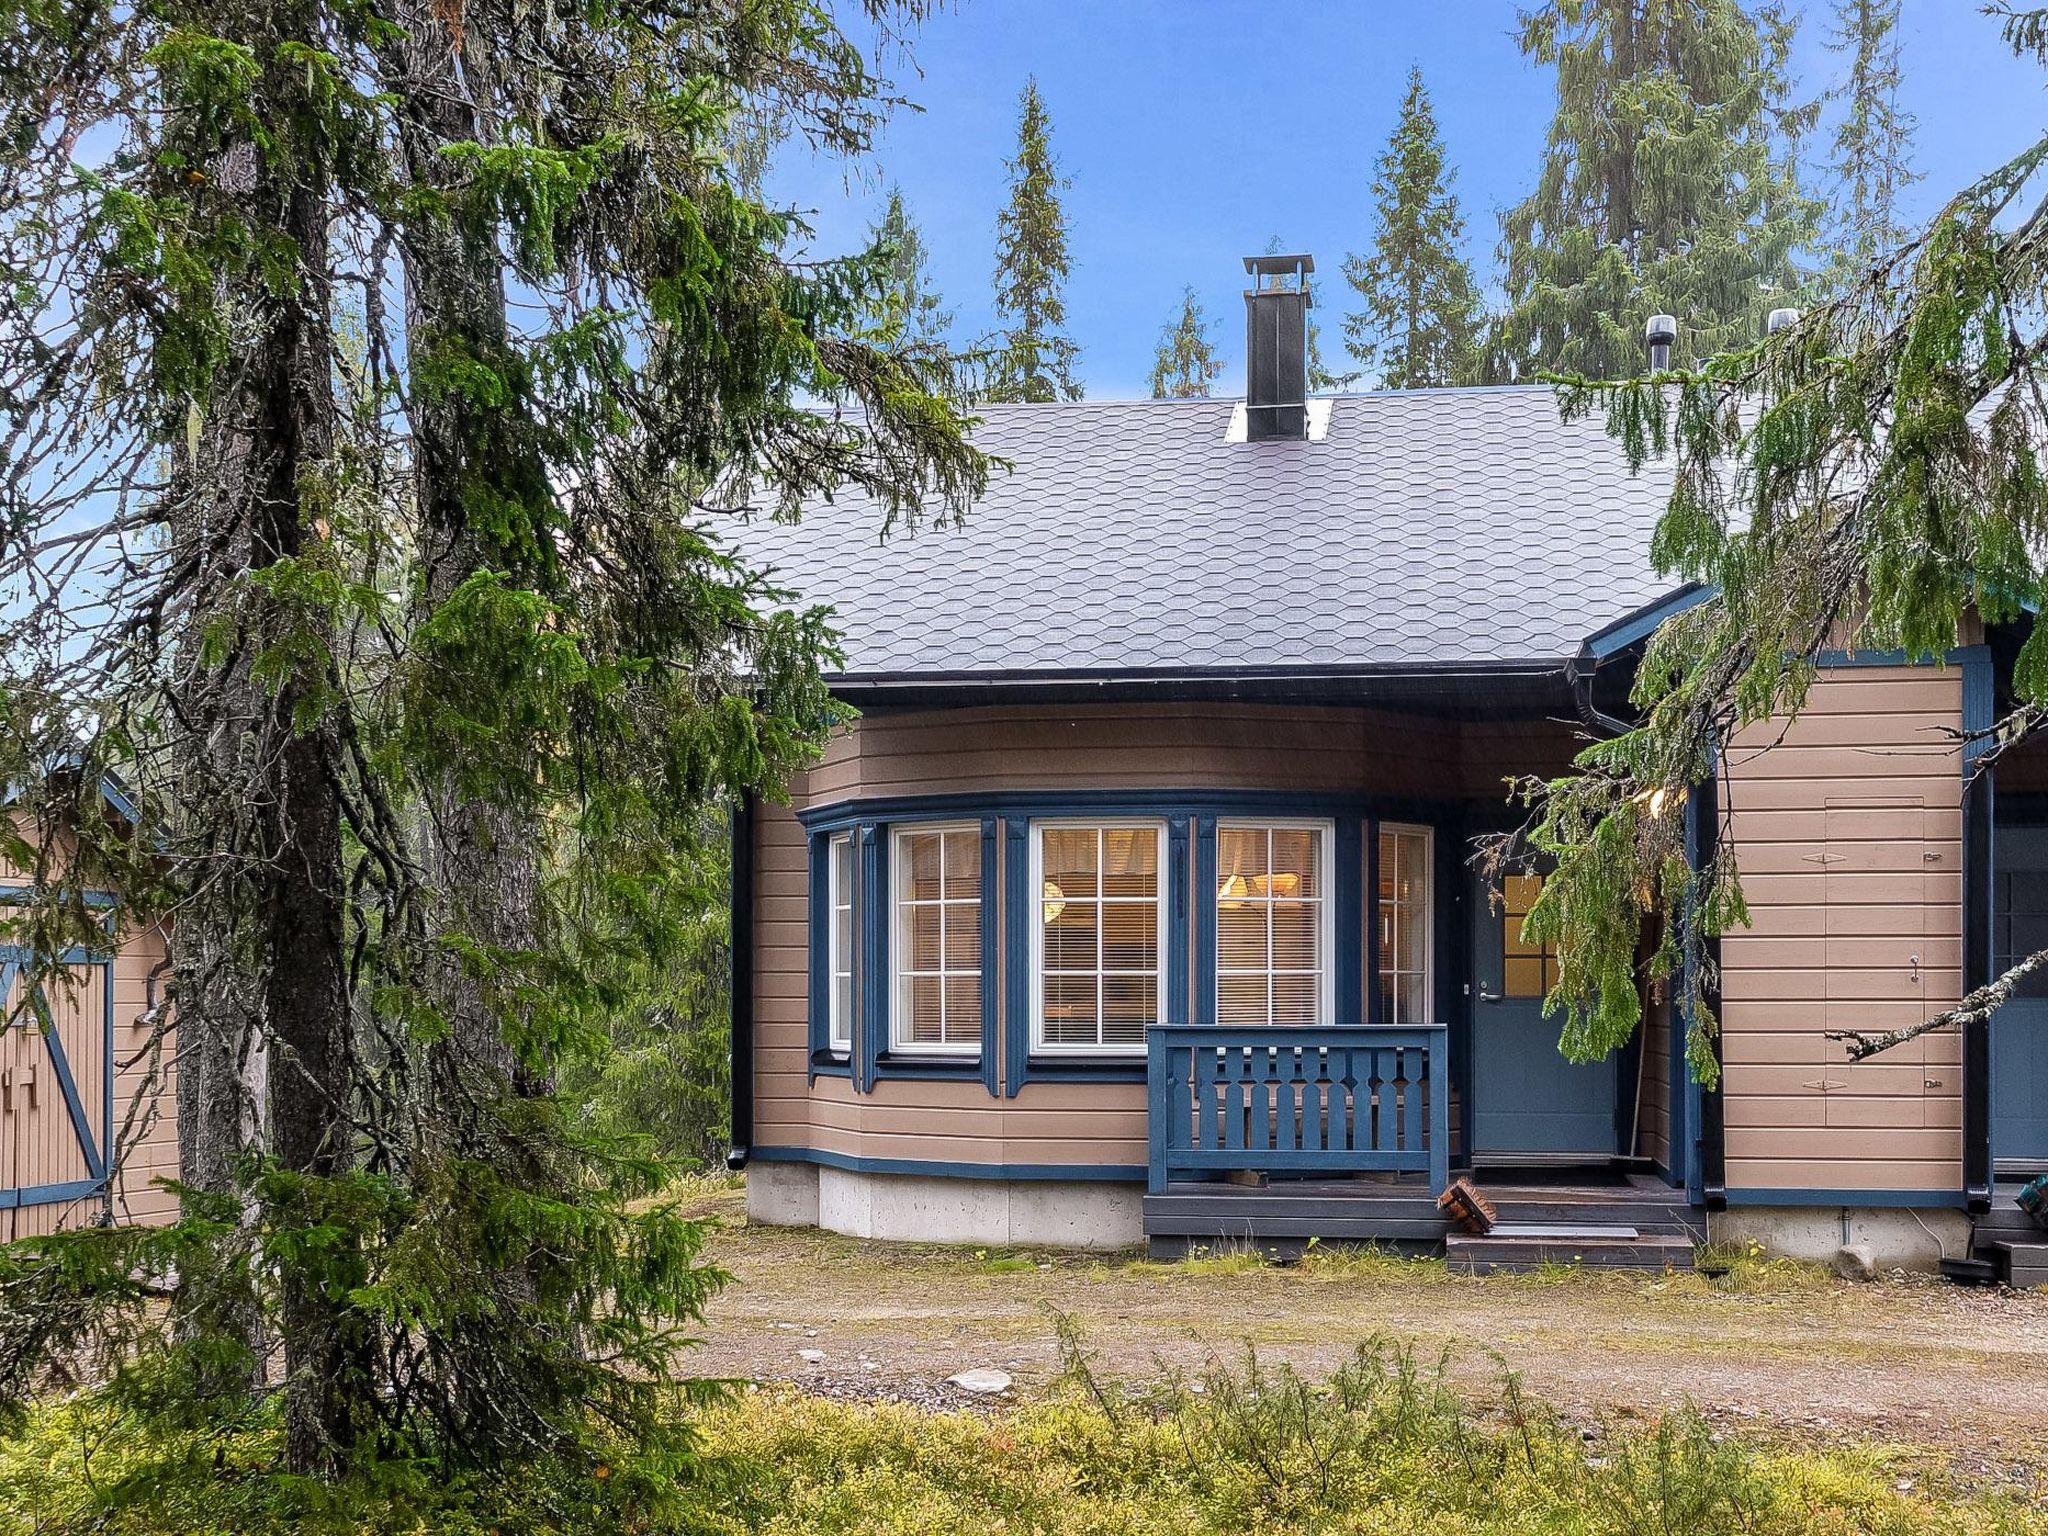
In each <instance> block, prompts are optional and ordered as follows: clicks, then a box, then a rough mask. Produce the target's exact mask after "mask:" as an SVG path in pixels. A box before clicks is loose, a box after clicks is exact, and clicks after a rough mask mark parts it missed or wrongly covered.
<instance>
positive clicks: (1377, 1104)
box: [1145, 1024, 1451, 1194]
mask: <svg viewBox="0 0 2048 1536" xmlns="http://www.w3.org/2000/svg"><path fill="white" fill-rule="evenodd" d="M1446 1038H1447V1031H1446V1029H1445V1026H1443V1025H1441V1024H1413V1025H1411V1024H1363V1025H1345V1026H1341V1027H1330V1026H1315V1027H1308V1028H1295V1027H1287V1028H1280V1027H1274V1028H1250V1029H1224V1028H1216V1027H1213V1026H1205V1025H1190V1024H1162V1025H1156V1026H1154V1027H1153V1028H1152V1029H1151V1030H1150V1031H1148V1033H1147V1037H1146V1039H1147V1044H1146V1063H1145V1082H1146V1088H1147V1090H1148V1100H1147V1102H1148V1106H1149V1112H1148V1114H1147V1117H1146V1118H1147V1131H1146V1134H1147V1138H1148V1140H1149V1143H1150V1146H1149V1150H1150V1153H1151V1166H1150V1169H1149V1174H1148V1184H1149V1187H1150V1188H1151V1189H1152V1190H1154V1191H1155V1192H1156V1191H1160V1190H1164V1189H1165V1188H1166V1186H1167V1184H1168V1182H1169V1181H1171V1180H1174V1179H1180V1178H1190V1177H1203V1176H1208V1175H1213V1174H1219V1173H1230V1172H1288V1173H1332V1174H1344V1173H1366V1172H1395V1173H1427V1174H1428V1175H1429V1184H1430V1192H1431V1193H1432V1194H1438V1193H1441V1192H1442V1191H1443V1189H1444V1187H1445V1186H1446V1185H1447V1184H1448V1183H1449V1182H1450V1166H1451V1095H1450V1090H1449V1082H1450V1071H1449V1067H1450V1062H1449V1054H1448V1051H1447V1049H1446Z"/></svg>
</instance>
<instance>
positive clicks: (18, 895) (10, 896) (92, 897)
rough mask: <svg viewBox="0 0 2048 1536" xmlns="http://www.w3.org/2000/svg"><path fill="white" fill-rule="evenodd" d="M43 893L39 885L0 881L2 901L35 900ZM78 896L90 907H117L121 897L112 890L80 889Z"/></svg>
mask: <svg viewBox="0 0 2048 1536" xmlns="http://www.w3.org/2000/svg"><path fill="white" fill-rule="evenodd" d="M42 895H43V892H42V890H41V889H40V888H39V887H37V886H34V885H25V884H22V883H21V882H19V881H0V901H7V902H26V901H35V900H38V899H39V898H40V897H41V896H42ZM78 897H79V900H81V901H83V902H84V903H85V904H86V905H87V906H88V907H115V906H119V905H120V898H119V897H117V896H116V895H115V894H114V893H113V892H112V891H80V892H79V893H78Z"/></svg>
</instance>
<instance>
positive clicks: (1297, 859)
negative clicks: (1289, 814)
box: [1272, 827, 1323, 897]
mask: <svg viewBox="0 0 2048 1536" xmlns="http://www.w3.org/2000/svg"><path fill="white" fill-rule="evenodd" d="M1322 842H1323V835H1322V833H1321V832H1320V831H1318V830H1317V829H1316V828H1314V827H1275V828H1274V829H1273V861H1272V862H1273V876H1274V878H1273V894H1274V895H1275V896H1311V897H1312V896H1320V895H1321V894H1322V891H1321V889H1320V887H1319V886H1318V885H1317V883H1316V882H1317V881H1318V879H1319V878H1320V876H1321V865H1322Z"/></svg>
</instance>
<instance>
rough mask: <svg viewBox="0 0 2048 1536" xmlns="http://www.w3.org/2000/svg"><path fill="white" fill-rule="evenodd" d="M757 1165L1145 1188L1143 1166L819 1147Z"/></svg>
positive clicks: (757, 1152) (788, 1151) (759, 1154)
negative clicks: (938, 1158) (975, 1159)
mask: <svg viewBox="0 0 2048 1536" xmlns="http://www.w3.org/2000/svg"><path fill="white" fill-rule="evenodd" d="M753 1158H754V1161H756V1162H762V1163H816V1164H817V1165H818V1166H819V1167H821V1168H839V1169H843V1170H844V1171H846V1172H848V1173H902V1174H917V1175H922V1176H924V1177H926V1178H936V1179H988V1180H992V1181H997V1182H1000V1181H1002V1180H1006V1179H1019V1180H1024V1179H1030V1180H1049V1179H1060V1180H1067V1179H1071V1180H1073V1181H1074V1182H1076V1183H1088V1184H1112V1183H1113V1184H1142V1183H1144V1182H1145V1165H1144V1164H1143V1163H961V1162H934V1161H927V1160H925V1159H922V1158H914V1157H852V1156H849V1155H848V1154H846V1153H844V1152H827V1151H823V1150H821V1149H819V1148H816V1147H756V1148H754V1151H753Z"/></svg>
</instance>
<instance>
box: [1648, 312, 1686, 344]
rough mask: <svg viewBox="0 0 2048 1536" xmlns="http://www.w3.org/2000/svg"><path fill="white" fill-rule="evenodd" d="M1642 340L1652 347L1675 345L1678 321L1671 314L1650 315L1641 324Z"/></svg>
mask: <svg viewBox="0 0 2048 1536" xmlns="http://www.w3.org/2000/svg"><path fill="white" fill-rule="evenodd" d="M1643 340H1644V341H1646V342H1647V343H1649V344H1650V345H1651V346H1653V347H1669V346H1675V345H1676V344H1677V342H1678V321H1677V320H1676V319H1675V318H1674V317H1673V316H1671V315H1652V316H1650V318H1649V322H1648V323H1647V324H1645V325H1644V326H1643Z"/></svg>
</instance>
